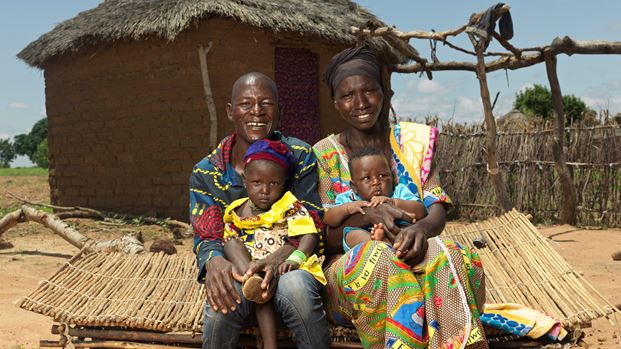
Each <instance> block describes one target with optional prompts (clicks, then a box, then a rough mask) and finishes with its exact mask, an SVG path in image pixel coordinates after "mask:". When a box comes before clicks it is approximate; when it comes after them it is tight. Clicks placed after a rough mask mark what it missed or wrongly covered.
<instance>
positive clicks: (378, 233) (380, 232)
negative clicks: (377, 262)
mask: <svg viewBox="0 0 621 349" xmlns="http://www.w3.org/2000/svg"><path fill="white" fill-rule="evenodd" d="M385 237H386V233H385V232H384V224H383V223H377V224H373V229H371V240H375V241H384V240H385Z"/></svg>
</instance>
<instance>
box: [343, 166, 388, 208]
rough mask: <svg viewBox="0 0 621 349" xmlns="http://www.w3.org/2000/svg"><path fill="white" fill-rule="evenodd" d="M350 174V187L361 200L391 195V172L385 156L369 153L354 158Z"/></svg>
mask: <svg viewBox="0 0 621 349" xmlns="http://www.w3.org/2000/svg"><path fill="white" fill-rule="evenodd" d="M351 175H352V178H351V188H352V190H353V191H354V192H355V193H356V194H358V196H360V198H361V199H362V200H367V201H368V200H371V198H372V197H374V196H388V197H390V196H392V190H393V182H392V173H391V171H390V165H388V161H387V160H386V158H385V157H383V156H380V155H369V156H364V157H361V158H357V159H354V161H353V163H352V174H351Z"/></svg>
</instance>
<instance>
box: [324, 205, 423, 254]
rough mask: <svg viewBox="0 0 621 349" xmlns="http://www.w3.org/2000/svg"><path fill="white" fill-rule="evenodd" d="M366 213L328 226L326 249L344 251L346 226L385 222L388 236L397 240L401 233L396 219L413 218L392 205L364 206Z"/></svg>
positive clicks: (335, 252)
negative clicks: (344, 230) (333, 225)
mask: <svg viewBox="0 0 621 349" xmlns="http://www.w3.org/2000/svg"><path fill="white" fill-rule="evenodd" d="M363 210H364V214H361V213H354V214H352V215H351V216H349V217H348V218H347V219H345V221H343V223H342V224H340V225H339V226H336V227H332V228H330V227H328V228H327V232H326V249H327V251H328V253H329V254H338V253H343V229H344V228H345V227H364V226H365V225H373V224H377V223H383V224H384V228H385V230H384V231H385V233H386V236H387V237H388V238H389V239H390V240H391V241H395V240H394V239H395V238H396V236H397V234H398V233H399V230H400V229H399V227H397V226H396V225H395V219H401V220H404V221H407V222H411V221H412V218H411V217H410V216H409V215H408V213H407V212H405V211H403V210H402V209H400V208H397V207H395V206H392V205H379V206H377V207H371V206H366V207H363Z"/></svg>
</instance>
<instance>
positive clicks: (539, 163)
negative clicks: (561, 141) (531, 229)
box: [436, 124, 621, 227]
mask: <svg viewBox="0 0 621 349" xmlns="http://www.w3.org/2000/svg"><path fill="white" fill-rule="evenodd" d="M553 137H554V133H553V130H552V129H551V128H548V127H546V126H544V125H541V126H539V127H537V129H535V130H533V131H524V132H505V133H503V132H499V134H498V138H497V141H498V144H497V146H498V149H497V152H496V153H497V155H498V161H499V166H500V168H501V170H502V173H503V179H504V183H505V185H506V187H507V192H508V193H509V196H510V199H511V202H512V203H513V204H514V205H515V207H516V208H517V209H518V210H520V211H522V212H528V213H530V214H532V215H533V217H534V219H535V220H536V221H539V222H542V221H545V222H554V221H555V220H556V217H557V216H558V213H559V206H560V199H561V197H562V193H561V186H560V183H559V178H558V174H557V172H556V170H555V168H554V161H553V158H552V150H551V143H552V140H553ZM565 137H566V138H565V141H566V149H565V154H566V161H567V164H568V166H569V168H570V171H571V173H572V175H573V182H574V185H575V186H576V190H577V194H578V208H577V212H576V214H577V224H579V225H597V226H611V227H620V226H621V169H620V165H621V125H619V124H610V125H600V126H591V127H584V126H582V127H580V126H579V127H576V126H572V127H569V128H566V129H565ZM436 159H438V160H439V161H438V162H437V164H436V166H438V167H439V169H440V176H441V178H442V183H443V185H444V187H445V189H446V191H447V192H448V194H449V195H450V196H451V198H452V199H453V201H454V202H455V204H456V205H455V209H454V211H453V212H452V214H453V215H456V216H459V217H460V218H462V219H470V220H478V219H484V218H488V217H491V216H494V215H497V214H499V213H500V211H501V210H500V208H499V207H498V206H497V205H496V199H495V195H494V190H493V188H492V186H491V183H490V181H489V176H488V173H487V164H486V162H485V132H484V130H482V129H481V128H477V127H476V126H471V127H467V128H465V127H458V126H452V125H444V126H443V127H442V132H441V136H440V142H439V146H438V149H437V155H436Z"/></svg>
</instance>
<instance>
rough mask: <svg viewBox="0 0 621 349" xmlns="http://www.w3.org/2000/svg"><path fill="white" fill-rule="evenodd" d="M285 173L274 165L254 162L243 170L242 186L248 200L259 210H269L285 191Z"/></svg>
mask: <svg viewBox="0 0 621 349" xmlns="http://www.w3.org/2000/svg"><path fill="white" fill-rule="evenodd" d="M285 181H286V177H285V173H284V171H283V169H282V168H281V167H280V166H278V165H276V164H275V163H273V162H271V161H267V160H254V161H252V162H250V163H249V164H248V165H246V168H245V169H244V186H245V187H246V191H247V192H248V198H250V201H252V203H253V204H254V205H255V206H256V207H258V208H260V209H261V210H264V211H266V210H269V209H270V208H271V207H272V205H273V204H274V203H275V202H276V201H278V199H280V198H281V197H282V194H283V193H284V190H285Z"/></svg>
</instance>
